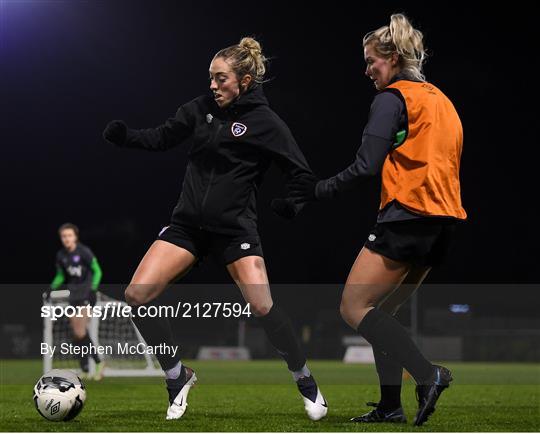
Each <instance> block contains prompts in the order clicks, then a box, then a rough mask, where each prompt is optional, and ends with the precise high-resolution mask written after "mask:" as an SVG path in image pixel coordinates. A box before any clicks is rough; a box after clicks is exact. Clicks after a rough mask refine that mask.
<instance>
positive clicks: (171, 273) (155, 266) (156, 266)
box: [125, 240, 197, 305]
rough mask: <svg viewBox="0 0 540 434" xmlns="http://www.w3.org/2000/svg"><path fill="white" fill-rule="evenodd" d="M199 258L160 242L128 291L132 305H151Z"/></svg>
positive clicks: (142, 262) (127, 297) (182, 249)
mask: <svg viewBox="0 0 540 434" xmlns="http://www.w3.org/2000/svg"><path fill="white" fill-rule="evenodd" d="M196 261H197V258H196V257H195V256H194V255H193V254H192V253H191V252H190V251H188V250H186V249H184V248H182V247H178V246H176V245H174V244H171V243H168V242H166V241H162V240H157V241H154V243H153V244H152V245H151V246H150V248H149V249H148V251H147V252H146V254H145V255H144V257H143V258H142V260H141V262H140V263H139V266H138V267H137V270H136V271H135V274H134V275H133V278H132V279H131V283H130V284H129V286H128V287H127V289H126V291H125V296H126V301H127V302H128V303H129V304H130V305H141V304H145V303H148V302H150V301H152V300H153V299H155V298H156V297H157V296H158V295H160V294H161V293H162V292H163V290H164V289H165V288H166V287H167V285H168V284H169V283H170V282H172V281H174V280H175V279H177V278H179V277H182V276H183V275H185V274H186V273H187V272H188V271H189V270H190V269H191V267H192V266H193V265H194V264H195V262H196Z"/></svg>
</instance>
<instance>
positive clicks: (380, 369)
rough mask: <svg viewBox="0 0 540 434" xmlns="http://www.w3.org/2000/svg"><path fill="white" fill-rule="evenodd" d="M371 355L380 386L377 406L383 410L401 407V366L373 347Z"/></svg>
mask: <svg viewBox="0 0 540 434" xmlns="http://www.w3.org/2000/svg"><path fill="white" fill-rule="evenodd" d="M373 356H374V357H375V367H376V368H377V374H378V375H379V383H380V388H381V400H380V401H379V406H378V408H379V409H380V410H383V411H387V410H395V409H396V408H399V407H401V380H402V378H403V368H402V366H401V365H400V364H399V363H398V362H397V361H396V360H394V359H392V358H391V357H390V356H388V354H386V353H385V352H384V351H382V350H379V349H376V348H373Z"/></svg>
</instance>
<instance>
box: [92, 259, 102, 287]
mask: <svg viewBox="0 0 540 434" xmlns="http://www.w3.org/2000/svg"><path fill="white" fill-rule="evenodd" d="M90 269H91V270H92V291H94V292H97V290H98V288H99V284H100V283H101V278H102V277H103V271H101V267H100V265H99V262H98V260H97V258H96V257H95V256H94V257H93V258H92V262H90Z"/></svg>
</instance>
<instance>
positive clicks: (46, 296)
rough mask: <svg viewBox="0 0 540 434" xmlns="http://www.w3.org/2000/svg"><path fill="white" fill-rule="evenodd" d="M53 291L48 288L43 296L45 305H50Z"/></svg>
mask: <svg viewBox="0 0 540 434" xmlns="http://www.w3.org/2000/svg"><path fill="white" fill-rule="evenodd" d="M51 291H52V289H51V288H47V289H46V290H45V291H44V292H43V294H41V296H42V298H43V303H48V302H50V301H51Z"/></svg>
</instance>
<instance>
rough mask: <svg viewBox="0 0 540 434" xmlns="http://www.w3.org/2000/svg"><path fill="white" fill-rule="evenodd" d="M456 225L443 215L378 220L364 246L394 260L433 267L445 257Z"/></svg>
mask: <svg viewBox="0 0 540 434" xmlns="http://www.w3.org/2000/svg"><path fill="white" fill-rule="evenodd" d="M456 225H457V222H456V220H454V219H442V218H421V219H414V220H404V221H396V222H387V223H377V224H376V225H375V227H374V228H373V229H372V230H371V232H370V233H369V236H368V240H367V241H366V243H365V247H367V248H368V249H369V250H372V251H374V252H376V253H379V254H380V255H383V256H385V257H387V258H390V259H393V260H395V261H400V262H407V263H410V264H414V265H420V266H430V267H433V266H437V265H440V264H441V263H443V262H444V260H445V259H446V257H447V255H448V252H449V250H450V246H451V244H452V240H453V238H454V232H455V230H456Z"/></svg>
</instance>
